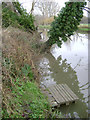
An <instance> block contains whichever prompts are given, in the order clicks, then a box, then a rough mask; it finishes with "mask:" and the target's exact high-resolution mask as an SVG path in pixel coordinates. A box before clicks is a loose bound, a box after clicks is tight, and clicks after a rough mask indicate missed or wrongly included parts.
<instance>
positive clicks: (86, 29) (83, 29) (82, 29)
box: [78, 27, 90, 32]
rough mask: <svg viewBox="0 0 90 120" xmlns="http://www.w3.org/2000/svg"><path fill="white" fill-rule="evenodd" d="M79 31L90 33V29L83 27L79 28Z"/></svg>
mask: <svg viewBox="0 0 90 120" xmlns="http://www.w3.org/2000/svg"><path fill="white" fill-rule="evenodd" d="M78 30H81V31H86V32H88V31H90V28H81V27H79V28H78Z"/></svg>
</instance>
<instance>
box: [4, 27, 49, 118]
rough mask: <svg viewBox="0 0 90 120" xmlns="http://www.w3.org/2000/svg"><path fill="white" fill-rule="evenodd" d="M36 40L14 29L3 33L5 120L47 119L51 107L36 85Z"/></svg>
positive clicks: (30, 35)
mask: <svg viewBox="0 0 90 120" xmlns="http://www.w3.org/2000/svg"><path fill="white" fill-rule="evenodd" d="M32 38H33V39H35V36H34V35H32V34H30V33H29V34H28V33H26V32H24V31H21V30H19V29H15V28H12V27H11V28H7V29H4V30H3V63H2V68H3V80H2V82H3V118H26V117H29V118H42V117H43V118H46V116H48V113H47V111H49V105H48V102H47V99H46V98H45V97H44V96H43V94H42V93H41V92H40V90H39V87H38V85H37V83H38V82H39V79H38V71H37V70H36V68H35V66H34V63H33V58H34V59H35V53H34V52H33V49H32V45H31V41H32Z"/></svg>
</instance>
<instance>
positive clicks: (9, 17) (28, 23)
mask: <svg viewBox="0 0 90 120" xmlns="http://www.w3.org/2000/svg"><path fill="white" fill-rule="evenodd" d="M12 7H13V9H14V10H12V9H11V8H10V7H9V6H7V3H5V2H2V26H3V27H8V26H10V25H11V26H14V27H18V28H23V29H24V30H26V31H30V30H35V26H34V17H33V15H32V14H29V13H27V12H26V10H25V9H24V8H23V7H22V5H21V4H20V3H19V2H18V1H17V2H13V3H12Z"/></svg>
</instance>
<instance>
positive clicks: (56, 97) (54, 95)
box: [50, 87, 63, 103]
mask: <svg viewBox="0 0 90 120" xmlns="http://www.w3.org/2000/svg"><path fill="white" fill-rule="evenodd" d="M50 89H51V90H52V91H53V93H54V94H53V97H54V98H55V100H56V101H57V102H58V103H60V102H63V100H62V98H61V99H60V96H59V94H58V92H57V91H56V90H55V89H54V87H50ZM58 96H59V98H58Z"/></svg>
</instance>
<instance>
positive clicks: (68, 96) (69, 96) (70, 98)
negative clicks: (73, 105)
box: [59, 84, 74, 101]
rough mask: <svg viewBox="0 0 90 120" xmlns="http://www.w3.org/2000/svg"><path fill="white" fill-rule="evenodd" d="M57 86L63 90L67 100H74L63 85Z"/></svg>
mask: <svg viewBox="0 0 90 120" xmlns="http://www.w3.org/2000/svg"><path fill="white" fill-rule="evenodd" d="M59 86H60V87H61V88H62V90H63V91H64V92H65V94H66V95H67V98H68V100H69V101H74V99H73V97H72V96H71V95H70V94H69V93H68V92H67V90H66V89H65V88H64V87H63V85H62V84H61V85H60V84H59Z"/></svg>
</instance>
